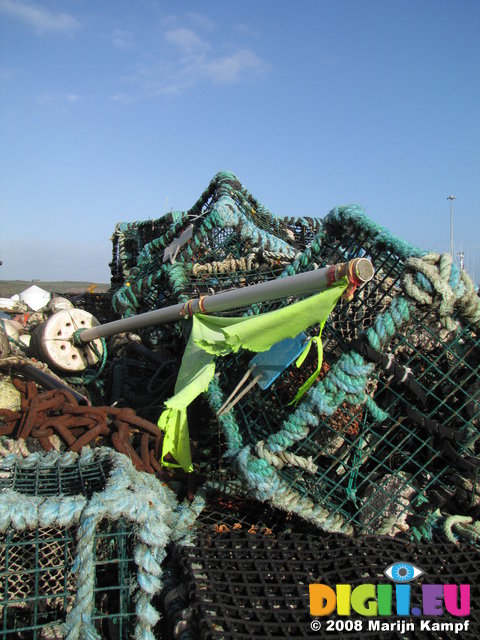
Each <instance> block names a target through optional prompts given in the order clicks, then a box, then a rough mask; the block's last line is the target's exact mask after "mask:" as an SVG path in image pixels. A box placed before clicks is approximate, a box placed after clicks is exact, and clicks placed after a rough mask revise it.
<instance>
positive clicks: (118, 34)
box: [112, 29, 133, 49]
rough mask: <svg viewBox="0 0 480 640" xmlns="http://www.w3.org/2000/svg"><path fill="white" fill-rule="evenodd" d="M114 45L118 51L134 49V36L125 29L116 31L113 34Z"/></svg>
mask: <svg viewBox="0 0 480 640" xmlns="http://www.w3.org/2000/svg"><path fill="white" fill-rule="evenodd" d="M112 43H113V46H114V47H117V49H132V48H133V36H132V34H131V33H130V32H129V31H124V30H123V29H115V31H114V32H113V34H112Z"/></svg>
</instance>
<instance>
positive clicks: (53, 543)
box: [0, 449, 173, 640]
mask: <svg viewBox="0 0 480 640" xmlns="http://www.w3.org/2000/svg"><path fill="white" fill-rule="evenodd" d="M143 476H147V474H140V473H138V472H136V471H135V470H134V469H133V467H132V465H131V463H130V461H129V460H128V459H127V458H126V457H124V456H122V455H120V454H116V453H113V452H110V451H108V450H105V449H97V450H96V451H95V452H94V453H92V452H90V451H85V453H84V454H83V455H82V456H81V457H78V456H75V455H70V454H66V455H65V456H58V455H55V454H48V455H44V456H39V455H37V454H32V455H31V456H29V457H28V458H25V459H18V458H15V457H14V456H9V457H7V458H5V459H4V460H3V461H2V464H1V469H0V492H1V493H0V502H1V512H2V517H1V533H0V566H1V570H0V637H2V638H33V639H35V640H37V639H38V640H40V639H42V640H43V639H44V638H45V639H50V638H54V639H57V638H64V637H67V634H68V637H71V638H80V637H84V635H83V634H85V635H86V634H89V635H88V637H98V638H106V639H117V638H118V639H120V638H127V637H131V634H132V633H134V632H137V633H138V632H140V631H144V630H145V629H150V625H149V624H147V623H146V621H145V620H143V621H142V617H141V615H139V613H138V611H137V613H136V606H137V604H138V602H140V601H142V598H143V599H144V601H145V602H147V603H149V602H150V599H151V594H149V595H147V594H145V593H143V595H142V590H141V588H140V587H139V584H138V582H137V576H139V575H140V574H142V573H143V569H142V568H141V567H139V566H138V562H139V556H138V555H137V556H135V557H136V560H134V555H135V550H136V549H137V554H138V550H139V540H140V539H141V537H142V530H143V527H147V528H148V526H151V525H152V521H153V520H156V518H157V516H158V514H156V515H155V516H153V514H151V513H150V514H149V513H148V509H147V514H146V513H145V507H143V508H142V507H141V506H139V504H140V494H141V495H142V498H143V499H145V500H146V501H147V506H148V501H149V499H150V498H151V497H152V496H153V493H152V494H151V495H150V491H149V490H148V489H146V487H145V481H142V478H143ZM126 478H127V481H126V482H125V479H126ZM146 482H147V483H149V484H150V485H151V484H152V478H150V479H149V478H147V479H146ZM153 484H155V486H156V488H157V489H160V493H159V494H157V500H158V499H159V500H162V495H161V493H162V492H161V485H160V483H158V482H156V481H154V483H153ZM152 486H153V485H152ZM137 492H138V493H137ZM122 502H123V504H122V505H121V503H122ZM128 502H130V505H128V504H127V503H128ZM172 504H173V503H172ZM171 506H172V505H170V507H171ZM145 515H147V519H146V520H145V519H144V518H145ZM136 518H139V519H140V522H138V521H136ZM149 520H150V522H149ZM157 526H158V525H157ZM165 542H166V541H165V538H163V539H162V536H161V535H160V536H159V539H158V542H155V543H154V544H153V546H152V547H151V549H150V551H151V559H155V558H156V559H157V560H160V559H161V558H160V556H159V553H160V555H161V554H163V548H162V545H164V544H165ZM157 544H158V545H160V546H155V545H157ZM140 546H141V544H140ZM140 550H141V549H140ZM157 551H158V552H159V553H157ZM162 559H163V555H162ZM145 575H146V577H147V580H148V577H149V576H148V572H146V573H145ZM95 634H96V635H95Z"/></svg>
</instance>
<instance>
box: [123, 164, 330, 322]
mask: <svg viewBox="0 0 480 640" xmlns="http://www.w3.org/2000/svg"><path fill="white" fill-rule="evenodd" d="M190 227H191V237H189V239H188V241H185V243H184V244H182V245H181V246H180V247H179V248H178V250H173V249H172V250H171V251H170V252H169V251H168V248H169V247H171V243H172V242H173V241H174V240H175V239H177V238H179V237H180V236H181V235H182V233H184V232H186V231H187V230H188V229H189V228H190ZM318 228H319V221H318V220H313V219H311V218H284V219H282V218H278V217H276V216H274V215H273V214H272V213H270V212H269V211H268V210H267V209H266V208H265V207H264V206H263V205H262V204H260V203H259V202H258V201H257V200H256V199H255V198H254V197H253V196H252V195H251V194H249V193H248V191H247V190H246V189H245V188H244V187H243V186H242V185H241V184H240V182H239V181H238V179H237V178H236V177H235V176H233V175H232V174H229V173H219V174H217V176H215V178H214V179H213V180H212V182H211V183H210V185H209V187H208V188H207V189H206V191H205V192H204V193H203V194H202V196H201V197H200V198H199V200H198V201H197V203H196V204H195V205H194V206H193V207H192V208H191V209H190V210H189V211H186V212H171V213H168V214H167V215H165V216H163V217H162V218H159V219H156V220H148V221H144V222H134V223H121V224H118V225H117V227H116V229H115V233H114V235H113V239H112V241H113V260H112V263H111V269H112V288H113V289H115V293H114V296H113V305H114V308H115V310H116V311H117V312H118V313H120V314H122V315H130V314H132V313H137V312H139V311H144V310H149V309H154V308H160V307H164V306H168V305H169V304H172V303H174V302H178V301H179V300H186V299H188V297H189V296H192V295H198V294H200V293H207V292H210V293H212V292H216V291H220V290H223V289H228V288H232V287H239V286H246V285H248V284H252V283H254V282H259V281H263V280H267V279H271V278H275V277H278V276H279V275H280V274H281V272H282V271H283V270H284V268H285V266H286V264H288V263H289V262H291V261H292V260H293V259H294V257H295V255H297V253H298V252H299V251H300V250H302V249H304V248H305V246H306V244H307V243H308V242H309V241H310V239H311V237H312V236H313V234H314V233H315V232H317V231H318ZM166 250H167V251H166Z"/></svg>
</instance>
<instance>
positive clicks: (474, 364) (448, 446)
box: [217, 229, 480, 535]
mask: <svg viewBox="0 0 480 640" xmlns="http://www.w3.org/2000/svg"><path fill="white" fill-rule="evenodd" d="M336 231H338V230H335V229H330V235H329V236H328V237H327V238H323V243H322V244H321V245H320V244H316V245H315V248H314V246H313V245H312V248H311V249H310V250H309V251H308V252H306V254H305V256H304V259H302V258H301V259H299V260H297V261H296V263H295V269H296V271H306V270H309V269H311V268H312V267H313V265H314V264H320V265H322V264H331V263H338V262H344V261H347V260H350V259H351V258H354V257H368V258H370V259H371V260H372V262H373V264H374V267H375V277H374V279H373V280H372V281H371V282H369V283H367V284H366V285H365V286H364V287H363V288H362V289H361V290H360V291H359V292H358V293H357V295H356V296H355V297H354V299H353V300H352V301H351V302H350V303H346V302H343V303H340V304H339V305H338V306H337V308H336V309H335V311H334V312H333V314H332V315H331V317H330V319H329V320H328V321H327V324H326V326H325V329H324V332H323V343H324V361H325V364H324V368H323V369H322V372H321V373H320V376H319V378H318V380H317V382H318V381H320V380H328V375H329V374H328V371H329V369H330V368H331V366H332V365H334V364H335V363H336V362H338V360H339V359H340V358H341V357H342V354H345V353H349V352H355V351H356V350H357V341H358V338H359V336H361V335H362V333H364V332H365V331H367V330H368V329H370V328H371V327H374V326H376V321H377V318H378V317H379V315H381V314H384V313H385V312H386V311H389V309H390V307H391V303H392V301H394V300H395V299H396V298H398V297H399V295H400V294H401V293H402V289H401V286H400V285H401V280H402V277H403V274H404V272H405V263H404V259H403V258H401V257H400V256H399V255H397V254H395V253H394V252H393V251H391V250H388V248H386V247H384V246H378V243H377V245H375V243H373V242H372V240H371V239H370V237H369V236H367V235H366V234H362V233H360V232H359V233H356V234H348V233H347V234H345V233H342V234H341V236H340V237H335V235H334V232H336ZM293 301H294V299H289V300H288V301H284V302H269V303H265V304H259V305H256V309H255V311H256V312H265V311H270V310H272V309H275V308H279V307H280V306H282V305H283V304H288V303H291V302H293ZM315 332H316V328H315V327H314V328H312V329H311V330H310V333H311V334H314V333H315ZM384 351H385V353H387V355H388V357H390V358H392V359H394V360H395V362H396V363H397V364H398V366H399V367H400V368H401V369H402V371H403V372H404V375H405V377H407V374H408V375H409V376H410V385H409V386H406V385H405V384H402V383H401V380H400V379H398V378H397V379H395V378H394V377H392V375H391V372H389V371H388V370H386V369H385V366H384V365H383V367H382V364H381V363H380V366H377V368H376V371H375V372H374V373H373V374H372V375H371V376H370V378H369V381H368V384H367V387H366V392H367V393H368V394H369V395H370V396H372V397H373V399H374V400H375V402H376V404H377V405H378V406H379V407H380V408H381V409H382V410H383V411H386V412H387V417H386V418H385V419H383V420H381V421H379V422H378V421H377V422H376V421H375V420H373V419H372V415H371V414H369V412H368V411H367V410H366V408H365V406H363V405H362V404H357V405H355V404H351V403H350V402H348V403H347V402H343V403H341V404H340V406H339V407H338V409H337V410H336V412H335V413H334V414H333V416H331V417H328V416H325V415H321V414H317V415H315V422H313V420H312V419H309V430H308V435H306V437H304V438H303V439H301V440H299V441H298V442H295V443H294V444H292V445H291V446H290V447H289V448H288V451H289V453H293V454H295V455H296V456H300V457H302V458H303V459H308V458H310V457H311V459H312V461H313V463H314V464H316V465H317V467H318V469H317V471H316V472H315V473H314V474H308V473H305V472H304V471H303V470H302V469H299V468H296V467H294V466H290V467H289V466H288V465H285V466H284V467H283V468H281V469H280V470H278V474H279V475H280V476H281V478H282V479H283V480H284V481H285V482H286V483H287V484H288V486H289V487H290V488H291V489H293V490H295V491H296V492H297V493H298V494H300V495H302V496H305V497H307V498H309V499H312V500H313V501H314V503H316V504H321V505H322V506H324V507H326V508H327V509H329V510H330V511H331V512H332V513H333V514H340V515H341V516H342V517H343V518H344V519H345V521H347V522H349V523H351V524H352V525H353V526H354V528H355V530H356V532H357V533H363V534H364V533H373V532H376V531H380V532H382V533H389V534H391V535H395V534H396V533H398V532H399V531H404V530H406V529H408V528H409V526H411V525H418V526H420V525H421V524H422V523H423V522H424V521H425V519H426V518H428V517H429V515H430V514H431V513H432V512H433V511H434V509H436V508H437V507H438V506H440V505H443V504H445V503H446V502H448V501H450V503H451V505H450V506H451V507H452V508H453V509H454V510H453V513H458V512H459V511H464V510H465V509H467V508H471V507H472V506H474V505H477V504H478V503H479V500H478V496H477V494H476V493H475V490H474V487H473V492H472V493H471V494H470V495H468V496H465V494H464V493H462V494H461V495H460V493H459V492H458V490H457V487H458V485H459V480H458V477H459V473H461V474H464V475H466V476H467V477H473V476H474V475H475V474H476V473H477V471H478V462H477V463H476V462H475V461H472V459H471V458H469V456H471V455H472V454H477V453H478V447H479V429H478V427H479V422H480V378H479V373H478V372H479V364H480V336H479V334H478V332H477V331H474V330H473V328H472V327H471V326H469V325H468V324H465V323H463V324H461V325H460V328H459V329H458V331H456V332H452V333H450V334H447V332H446V331H445V330H443V329H442V326H441V325H440V322H439V318H438V313H437V312H431V311H428V310H426V311H425V310H422V309H419V308H412V311H411V313H410V318H409V320H408V321H406V322H404V323H403V325H402V327H401V329H399V330H397V331H395V333H394V335H393V337H392V338H391V340H390V342H389V344H388V346H387V347H386V348H385V349H384ZM311 354H312V355H311V356H310V355H309V357H308V358H307V360H306V361H305V363H304V365H303V366H302V368H301V370H298V369H296V368H295V366H294V365H292V366H291V367H290V368H289V369H287V370H286V371H285V372H284V373H283V374H282V375H281V376H280V378H278V379H277V381H276V382H275V383H274V384H273V385H272V386H271V387H270V388H269V389H267V390H266V391H262V390H261V389H260V388H259V387H258V386H257V387H255V388H254V389H253V390H252V391H250V392H249V393H248V394H247V395H246V396H244V397H243V398H242V399H241V400H240V401H239V402H238V403H237V404H236V405H235V407H234V409H233V414H234V417H235V421H236V424H237V425H238V428H239V432H240V434H241V437H242V441H243V443H244V444H250V445H251V446H255V445H256V444H257V443H258V442H259V441H262V442H264V441H268V439H269V437H271V436H272V434H275V433H277V432H278V431H279V429H280V428H281V426H282V424H283V423H284V421H285V420H288V419H289V417H290V416H291V415H292V414H293V413H294V411H295V408H294V407H293V406H289V405H288V403H289V402H290V401H291V400H292V399H293V398H294V396H295V393H296V391H297V390H298V388H299V387H300V385H301V384H302V383H303V382H304V381H305V380H306V379H307V378H308V377H309V375H310V374H311V373H312V372H313V371H314V370H315V367H316V360H315V356H314V355H313V350H312V351H311ZM251 356H252V354H248V353H240V354H238V355H236V356H232V357H228V358H223V359H221V360H219V361H218V363H217V372H219V381H220V386H221V389H222V391H223V393H224V397H227V396H228V395H229V394H230V393H231V392H232V390H233V389H234V388H235V386H236V384H237V383H238V381H239V379H240V378H241V377H242V375H243V373H244V372H245V371H246V370H247V369H248V363H249V360H250V359H251ZM412 380H413V381H414V383H415V384H414V385H413V384H412ZM309 411H311V409H309ZM460 484H462V482H460ZM439 496H443V497H442V498H441V499H440V498H439Z"/></svg>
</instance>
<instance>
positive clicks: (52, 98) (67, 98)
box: [37, 91, 86, 105]
mask: <svg viewBox="0 0 480 640" xmlns="http://www.w3.org/2000/svg"><path fill="white" fill-rule="evenodd" d="M85 99H86V98H85V96H82V95H80V94H79V93H51V92H49V91H44V92H43V93H41V94H40V95H38V96H37V102H39V103H40V104H55V105H61V104H75V103H77V102H82V101H83V100H85Z"/></svg>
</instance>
